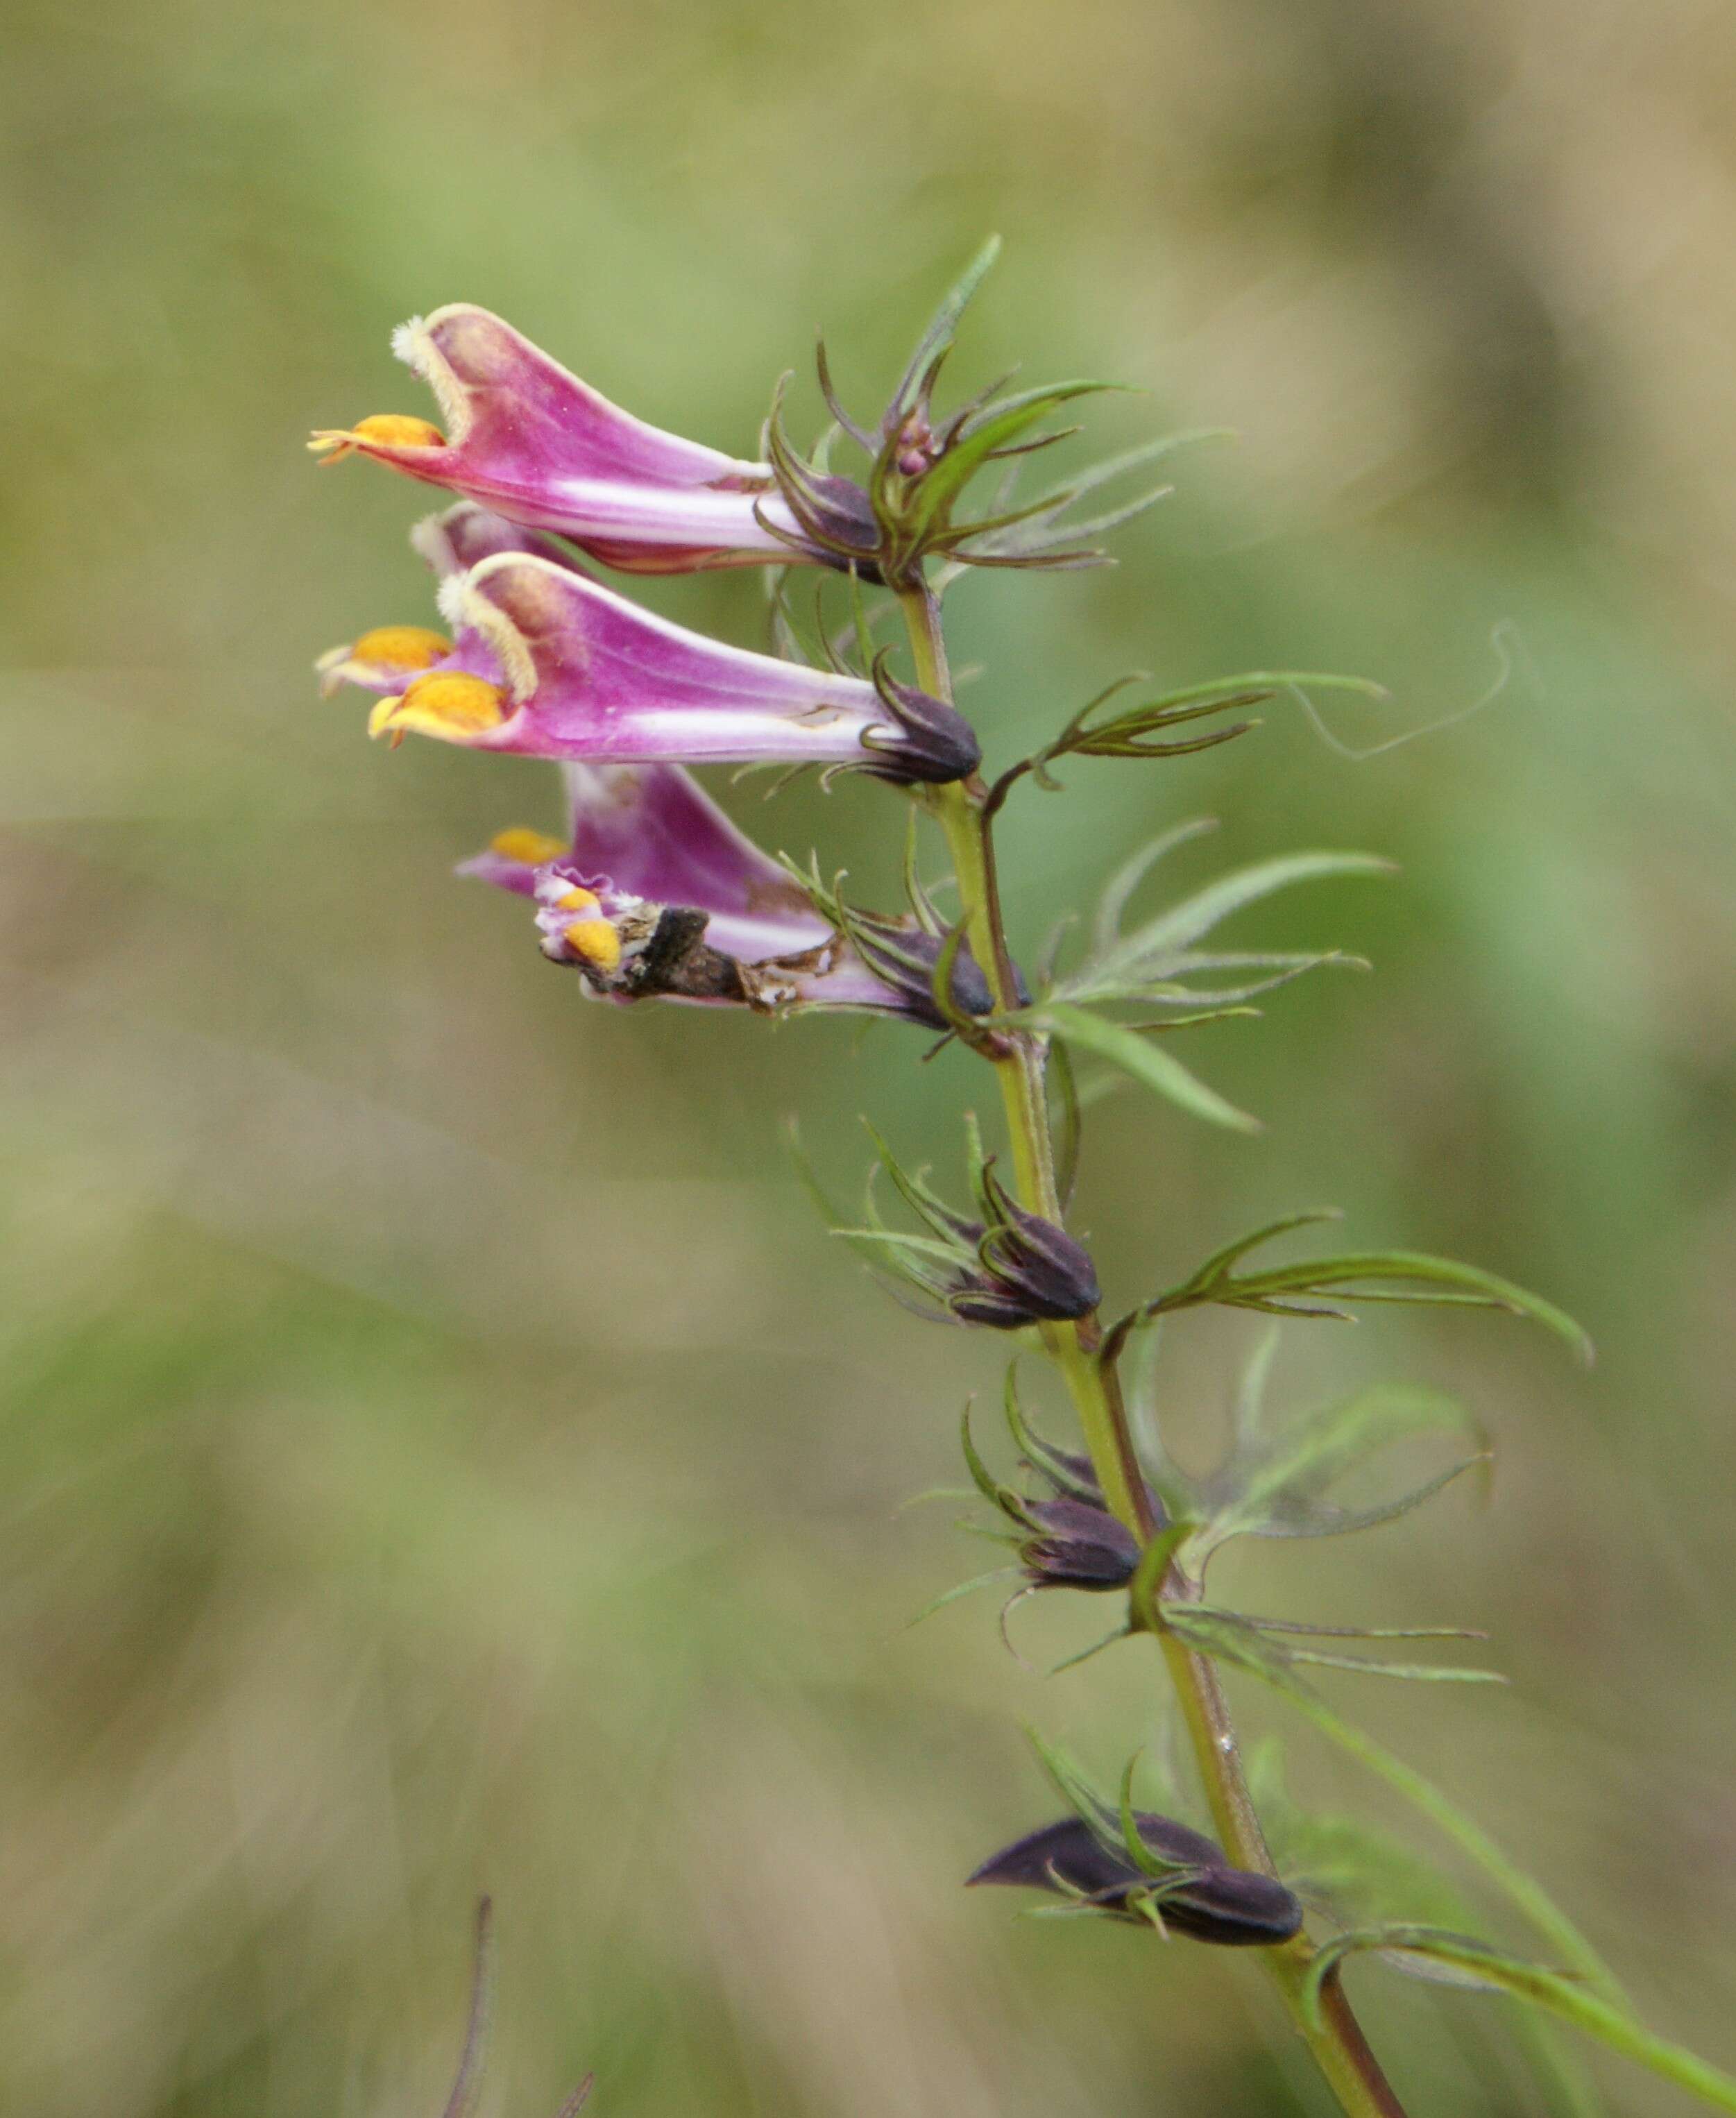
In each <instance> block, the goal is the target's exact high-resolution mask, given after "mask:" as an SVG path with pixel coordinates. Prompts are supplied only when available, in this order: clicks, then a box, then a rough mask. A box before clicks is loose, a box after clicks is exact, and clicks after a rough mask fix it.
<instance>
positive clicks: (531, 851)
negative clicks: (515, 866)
mask: <svg viewBox="0 0 1736 2118" xmlns="http://www.w3.org/2000/svg"><path fill="white" fill-rule="evenodd" d="M488 850H489V852H490V853H498V854H499V855H500V857H501V859H502V860H510V861H519V862H522V863H523V864H524V867H542V865H543V862H545V861H552V860H559V859H560V858H561V854H562V853H565V852H566V847H565V846H564V845H562V844H561V841H560V840H559V839H552V838H550V836H549V835H548V834H547V831H533V830H528V829H527V828H526V826H525V825H523V824H515V825H513V826H512V828H511V830H506V831H496V833H495V835H494V836H493V837H492V839H490V840H489V842H488ZM596 901H597V900H596V899H594V898H593V899H592V900H591V902H592V903H593V904H595V903H596Z"/></svg>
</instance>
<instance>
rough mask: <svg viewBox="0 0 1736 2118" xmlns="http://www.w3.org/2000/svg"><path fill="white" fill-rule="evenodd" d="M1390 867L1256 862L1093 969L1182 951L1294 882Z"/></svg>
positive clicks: (1150, 925) (1365, 858) (1366, 858)
mask: <svg viewBox="0 0 1736 2118" xmlns="http://www.w3.org/2000/svg"><path fill="white" fill-rule="evenodd" d="M1392 872H1393V867H1392V862H1391V861H1388V860H1383V859H1381V858H1378V856H1377V855H1375V854H1373V853H1287V854H1285V855H1284V856H1282V857H1281V858H1278V859H1276V860H1268V861H1258V862H1255V863H1254V865H1253V866H1252V867H1244V868H1238V869H1236V870H1235V872H1233V873H1231V874H1230V875H1226V876H1219V878H1218V879H1217V881H1216V882H1212V883H1208V884H1207V886H1206V887H1205V888H1204V889H1203V890H1197V891H1196V892H1195V893H1194V895H1193V896H1191V897H1189V898H1184V899H1183V900H1182V902H1181V903H1180V904H1177V905H1175V906H1172V907H1171V909H1170V910H1169V911H1167V912H1165V913H1160V914H1159V915H1158V916H1157V918H1155V919H1151V920H1148V921H1147V923H1145V925H1144V926H1143V927H1139V928H1138V929H1137V930H1136V931H1135V932H1133V933H1131V934H1128V935H1124V936H1122V937H1121V939H1120V941H1119V942H1118V944H1117V945H1116V946H1115V948H1114V949H1113V950H1110V952H1109V955H1108V957H1107V959H1106V960H1105V961H1104V962H1103V963H1102V964H1101V965H1100V966H1098V967H1097V968H1099V969H1101V970H1103V971H1105V972H1110V973H1112V972H1113V971H1114V970H1115V969H1119V968H1120V965H1121V964H1124V963H1132V962H1136V961H1137V962H1147V961H1149V960H1152V959H1153V958H1155V957H1158V956H1161V955H1164V954H1165V953H1166V952H1167V951H1171V950H1176V949H1184V948H1188V947H1189V946H1192V944H1193V943H1194V942H1195V941H1199V940H1200V939H1202V937H1203V936H1205V935H1207V934H1208V933H1210V932H1211V931H1212V928H1213V927H1216V926H1217V925H1219V924H1220V923H1221V922H1222V921H1223V920H1225V919H1227V918H1229V917H1230V913H1233V912H1240V910H1241V909H1243V908H1244V906H1246V905H1249V904H1257V903H1258V901H1259V900H1260V899H1262V898H1264V897H1270V896H1272V895H1274V894H1275V893H1276V892H1277V891H1278V890H1288V889H1290V888H1291V887H1292V886H1294V885H1295V884H1296V883H1299V882H1314V881H1320V880H1322V879H1323V878H1324V877H1326V876H1350V875H1390V874H1392Z"/></svg>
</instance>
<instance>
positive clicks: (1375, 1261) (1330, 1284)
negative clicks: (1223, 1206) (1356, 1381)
mask: <svg viewBox="0 0 1736 2118" xmlns="http://www.w3.org/2000/svg"><path fill="white" fill-rule="evenodd" d="M1364 1280H1403V1281H1407V1282H1415V1283H1417V1285H1418V1286H1419V1287H1420V1288H1430V1287H1444V1288H1449V1289H1452V1290H1456V1291H1457V1292H1458V1293H1461V1294H1469V1295H1471V1296H1472V1297H1475V1298H1476V1299H1478V1300H1479V1301H1480V1302H1482V1303H1484V1304H1485V1305H1486V1306H1488V1307H1489V1308H1492V1309H1505V1310H1507V1311H1511V1312H1512V1315H1514V1316H1527V1317H1529V1318H1530V1319H1531V1321H1532V1322H1533V1323H1535V1324H1541V1325H1543V1326H1544V1330H1549V1331H1553V1332H1554V1334H1555V1335H1556V1337H1557V1338H1558V1339H1565V1340H1566V1342H1567V1344H1568V1345H1570V1346H1571V1347H1572V1348H1573V1349H1574V1351H1575V1352H1576V1353H1578V1355H1579V1356H1580V1357H1581V1360H1583V1361H1586V1362H1590V1361H1591V1358H1592V1357H1593V1348H1592V1345H1591V1339H1589V1338H1588V1337H1587V1335H1586V1332H1585V1331H1584V1330H1582V1329H1581V1326H1580V1325H1578V1324H1577V1323H1575V1321H1574V1320H1573V1319H1572V1317H1571V1316H1568V1315H1567V1311H1565V1310H1563V1309H1558V1308H1557V1307H1556V1306H1555V1305H1554V1302H1545V1301H1544V1298H1543V1297H1542V1296H1541V1295H1538V1294H1533V1293H1530V1291H1529V1290H1528V1289H1526V1288H1522V1287H1519V1286H1517V1285H1515V1283H1513V1282H1512V1280H1510V1279H1502V1278H1500V1276H1499V1275H1498V1274H1495V1273H1492V1272H1485V1271H1484V1270H1483V1269H1482V1268H1481V1267H1480V1265H1461V1264H1460V1263H1459V1261H1458V1260H1457V1259H1456V1258H1443V1257H1433V1256H1429V1255H1428V1254H1427V1253H1426V1252H1424V1251H1361V1252H1355V1253H1352V1254H1351V1255H1350V1256H1344V1257H1334V1258H1317V1259H1315V1260H1313V1261H1312V1262H1311V1263H1309V1264H1305V1265H1281V1266H1277V1267H1274V1268H1272V1269H1267V1270H1265V1271H1262V1272H1259V1273H1255V1274H1249V1275H1248V1276H1247V1277H1246V1278H1245V1279H1239V1280H1237V1281H1235V1283H1234V1285H1235V1288H1237V1289H1238V1291H1245V1292H1247V1293H1258V1294H1267V1293H1287V1292H1290V1291H1291V1290H1295V1291H1301V1292H1309V1293H1314V1292H1320V1291H1323V1290H1326V1289H1328V1288H1330V1289H1334V1290H1336V1291H1337V1292H1338V1293H1342V1294H1343V1295H1345V1296H1346V1298H1347V1299H1350V1300H1352V1301H1354V1300H1356V1299H1358V1298H1359V1297H1358V1296H1357V1294H1356V1293H1355V1288H1356V1283H1358V1282H1360V1281H1364ZM1369 1298H1371V1299H1378V1298H1379V1297H1378V1296H1375V1297H1369ZM1400 1298H1401V1299H1404V1300H1406V1301H1422V1302H1426V1301H1428V1300H1429V1298H1430V1297H1429V1295H1428V1294H1427V1293H1410V1294H1406V1295H1405V1296H1403V1297H1400Z"/></svg>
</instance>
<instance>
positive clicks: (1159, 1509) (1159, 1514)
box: [1031, 1444, 1170, 1530]
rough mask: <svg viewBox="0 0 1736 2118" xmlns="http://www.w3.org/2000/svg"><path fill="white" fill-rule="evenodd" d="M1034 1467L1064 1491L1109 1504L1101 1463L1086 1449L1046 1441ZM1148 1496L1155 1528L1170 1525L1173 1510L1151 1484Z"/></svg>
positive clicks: (1096, 1503)
mask: <svg viewBox="0 0 1736 2118" xmlns="http://www.w3.org/2000/svg"><path fill="white" fill-rule="evenodd" d="M1031 1468H1032V1469H1033V1470H1035V1471H1040V1472H1041V1473H1042V1475H1043V1476H1044V1477H1045V1478H1047V1479H1048V1481H1049V1482H1050V1485H1051V1486H1054V1487H1055V1488H1056V1489H1057V1491H1060V1492H1061V1493H1062V1494H1063V1495H1064V1496H1068V1497H1069V1498H1071V1499H1073V1500H1078V1501H1084V1502H1085V1504H1086V1505H1087V1506H1089V1507H1092V1508H1099V1509H1103V1508H1106V1506H1107V1505H1108V1504H1107V1502H1106V1501H1105V1500H1104V1497H1103V1488H1102V1486H1101V1483H1100V1482H1099V1481H1098V1478H1097V1467H1096V1465H1095V1464H1093V1463H1092V1460H1091V1459H1090V1457H1088V1456H1087V1455H1086V1454H1084V1452H1083V1450H1075V1449H1057V1448H1055V1447H1054V1446H1053V1445H1052V1444H1046V1445H1045V1446H1044V1448H1043V1450H1042V1460H1041V1462H1040V1463H1035V1462H1034V1463H1032V1466H1031ZM1145 1498H1146V1505H1147V1507H1148V1508H1149V1509H1150V1510H1151V1514H1152V1528H1154V1529H1158V1530H1161V1529H1164V1528H1167V1526H1168V1524H1169V1519H1170V1516H1169V1510H1167V1509H1166V1507H1165V1506H1164V1505H1163V1502H1162V1501H1161V1500H1159V1499H1158V1497H1157V1494H1156V1493H1155V1492H1153V1491H1152V1488H1151V1487H1150V1486H1149V1485H1147V1487H1146V1489H1145Z"/></svg>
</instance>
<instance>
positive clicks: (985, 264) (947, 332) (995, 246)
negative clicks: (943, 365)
mask: <svg viewBox="0 0 1736 2118" xmlns="http://www.w3.org/2000/svg"><path fill="white" fill-rule="evenodd" d="M997 257H1000V237H999V236H998V235H991V236H990V238H989V239H988V241H987V242H986V243H984V244H983V246H982V247H981V249H980V250H979V251H978V252H977V255H976V256H975V257H973V258H972V260H971V261H970V263H969V264H968V265H967V266H965V268H964V271H963V274H962V275H960V276H959V278H958V280H957V282H956V283H955V284H954V285H953V288H952V289H951V291H950V292H949V294H948V295H947V297H946V298H945V300H944V301H943V302H942V303H941V304H940V308H938V309H936V310H935V313H934V316H933V317H932V318H931V319H930V323H929V326H928V329H927V330H926V331H924V332H923V334H922V335H921V338H920V339H919V340H917V342H916V351H915V352H914V353H913V354H912V355H911V357H910V365H909V366H908V367H907V368H906V369H905V371H904V375H903V380H902V381H901V382H899V384H898V391H897V395H896V400H895V401H896V402H898V404H900V405H902V404H903V402H904V401H905V400H906V398H907V395H909V393H910V391H912V389H913V388H914V387H915V386H916V384H917V383H918V382H921V379H922V377H923V374H924V372H926V370H927V369H928V368H930V366H931V365H932V364H933V363H934V360H935V357H936V355H937V354H944V353H945V352H946V351H947V350H948V349H949V347H950V346H951V345H952V343H953V336H954V335H955V334H956V333H957V331H958V319H959V318H960V317H962V316H963V314H964V312H965V311H966V309H967V308H969V306H970V303H971V300H972V296H973V295H974V294H976V292H977V289H978V288H979V287H980V286H981V284H982V283H983V281H984V280H985V279H986V278H987V276H988V274H989V271H990V267H991V266H993V264H994V262H995V259H996V258H997Z"/></svg>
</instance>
